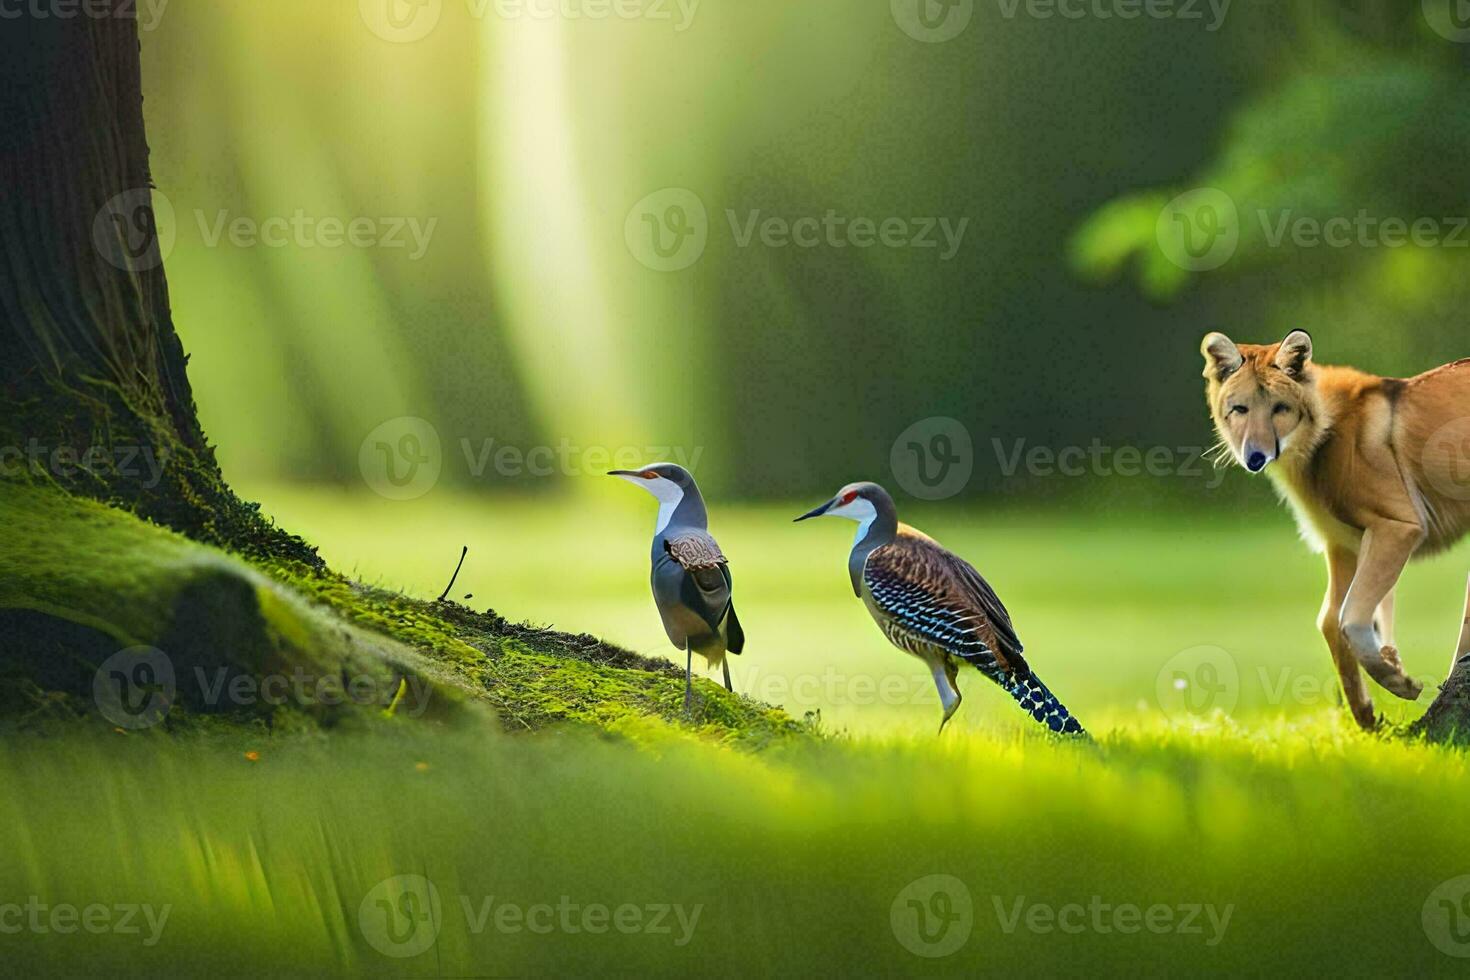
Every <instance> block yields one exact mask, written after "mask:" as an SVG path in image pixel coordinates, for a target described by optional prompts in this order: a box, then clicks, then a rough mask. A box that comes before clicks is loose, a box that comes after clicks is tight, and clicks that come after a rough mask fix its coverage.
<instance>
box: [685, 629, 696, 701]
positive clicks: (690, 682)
mask: <svg viewBox="0 0 1470 980" xmlns="http://www.w3.org/2000/svg"><path fill="white" fill-rule="evenodd" d="M693 697H694V651H693V649H691V648H690V646H689V644H688V642H685V644H684V712H685V714H688V712H689V702H690V701H691V700H692V699H693Z"/></svg>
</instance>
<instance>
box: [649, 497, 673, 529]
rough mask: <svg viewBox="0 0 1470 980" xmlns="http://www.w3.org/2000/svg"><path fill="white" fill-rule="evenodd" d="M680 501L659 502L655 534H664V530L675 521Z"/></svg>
mask: <svg viewBox="0 0 1470 980" xmlns="http://www.w3.org/2000/svg"><path fill="white" fill-rule="evenodd" d="M678 508H679V501H678V500H660V501H659V502H658V523H657V524H656V525H654V528H653V533H654V534H663V533H664V528H666V527H668V526H669V521H672V520H673V519H674V511H676V510H678Z"/></svg>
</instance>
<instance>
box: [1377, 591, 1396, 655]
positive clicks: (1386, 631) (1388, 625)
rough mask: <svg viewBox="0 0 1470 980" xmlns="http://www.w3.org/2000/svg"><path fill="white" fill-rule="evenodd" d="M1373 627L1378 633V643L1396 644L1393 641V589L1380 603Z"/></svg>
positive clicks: (1389, 645) (1385, 644) (1381, 644)
mask: <svg viewBox="0 0 1470 980" xmlns="http://www.w3.org/2000/svg"><path fill="white" fill-rule="evenodd" d="M1373 629H1374V631H1375V632H1377V633H1378V645H1379V646H1385V647H1391V646H1396V644H1395V643H1394V642H1393V590H1392V589H1390V590H1389V592H1388V595H1386V596H1384V597H1383V601H1382V602H1380V603H1379V604H1378V612H1376V613H1375V614H1374V615H1373Z"/></svg>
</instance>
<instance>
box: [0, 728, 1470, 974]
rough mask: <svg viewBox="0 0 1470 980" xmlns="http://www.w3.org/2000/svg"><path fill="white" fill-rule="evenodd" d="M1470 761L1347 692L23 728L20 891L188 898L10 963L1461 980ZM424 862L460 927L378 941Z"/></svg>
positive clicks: (0, 764)
mask: <svg viewBox="0 0 1470 980" xmlns="http://www.w3.org/2000/svg"><path fill="white" fill-rule="evenodd" d="M247 752H250V753H257V754H258V758H256V759H255V760H254V761H252V760H251V759H249V758H247V756H246V753H247ZM62 774H64V777H62V778H58V776H61V775H62ZM1466 776H1467V772H1466V762H1465V759H1464V757H1463V756H1461V755H1459V754H1456V753H1452V752H1448V751H1443V750H1437V749H1427V748H1422V747H1416V746H1409V745H1402V744H1395V743H1385V742H1379V741H1375V740H1372V739H1366V738H1363V737H1361V736H1358V735H1355V734H1352V733H1349V732H1346V731H1344V730H1342V729H1341V728H1340V727H1339V726H1338V725H1337V723H1336V722H1335V721H1332V720H1329V719H1317V720H1315V721H1314V722H1313V723H1311V724H1307V725H1305V726H1298V727H1296V728H1288V727H1285V726H1273V727H1269V728H1266V729H1261V730H1257V731H1254V732H1249V733H1247V732H1238V731H1215V732H1212V733H1207V734H1198V733H1188V732H1181V731H1178V730H1174V729H1170V728H1165V727H1159V726H1154V727H1151V728H1141V727H1135V728H1132V729H1130V730H1128V731H1126V732H1123V733H1119V734H1113V735H1108V736H1105V737H1104V738H1103V740H1102V742H1101V744H1100V745H1099V746H1097V747H1095V748H1091V747H1086V746H1058V745H1055V744H1052V743H1050V742H1048V741H1045V740H1038V739H1034V738H1030V737H1025V738H1018V737H1015V736H1010V737H1006V736H998V735H972V736H970V737H967V738H964V739H948V740H946V741H944V742H939V741H936V740H934V739H932V738H929V737H914V738H897V737H892V738H881V739H873V740H868V739H864V740H856V741H836V742H822V741H816V742H811V743H807V744H805V745H799V744H788V745H787V746H785V747H783V748H778V749H775V750H772V751H770V752H767V753H761V754H757V755H751V754H749V753H745V752H740V751H737V750H733V749H730V748H727V747H721V746H718V745H714V744H710V743H707V742H701V741H697V740H690V739H687V738H669V739H668V740H667V741H665V742H662V743H657V742H655V743H644V744H643V745H642V747H640V748H634V747H632V746H631V745H629V744H627V743H617V742H609V741H607V740H604V739H596V738H592V737H589V736H587V735H574V734H560V735H558V734H542V735H533V736H527V737H524V738H514V739H513V738H508V737H506V736H500V737H496V738H488V739H487V738H484V737H482V736H470V735H439V736H436V737H433V738H427V739H419V738H416V737H414V736H408V737H406V738H399V739H393V740H389V739H385V738H379V737H372V736H356V737H354V736H347V737H344V738H343V739H342V740H338V741H333V742H317V741H311V740H290V741H280V742H277V743H272V744H262V743H260V742H244V741H231V740H229V739H224V740H220V741H216V742H204V743H200V742H190V743H177V742H167V741H163V740H156V739H139V738H127V739H117V740H115V741H114V742H112V743H77V742H51V743H44V744H39V745H38V744H26V745H15V744H7V745H5V746H3V747H0V779H3V780H4V785H5V786H6V788H7V791H6V793H5V794H3V797H0V821H3V822H4V825H5V826H6V827H7V828H8V835H9V839H10V841H11V846H9V847H7V848H5V849H4V850H3V852H0V880H3V881H5V882H6V896H7V899H6V900H8V901H13V902H24V901H25V900H26V896H30V895H36V896H38V897H40V898H41V899H42V901H44V902H46V903H47V904H49V905H56V904H61V903H71V904H74V905H77V906H86V905H89V904H96V903H101V904H105V905H108V906H112V905H116V904H127V903H134V904H138V905H148V906H150V907H151V908H153V909H154V910H155V918H157V914H158V913H160V912H161V910H162V908H163V907H164V906H165V905H167V906H170V907H171V910H170V912H169V918H168V920H167V922H166V923H165V924H164V928H163V929H162V931H161V933H160V934H159V936H158V940H157V942H156V943H155V944H154V945H151V946H148V945H145V944H144V940H145V939H146V938H147V933H146V931H145V933H144V934H142V935H137V936H124V935H112V934H107V935H98V936H93V935H84V934H74V935H59V934H55V933H51V932H47V933H44V934H38V933H27V934H24V935H22V936H19V937H11V936H6V937H5V940H4V944H5V948H6V955H7V962H8V964H9V965H10V967H11V968H12V969H13V970H16V971H19V972H20V973H27V972H29V971H32V970H34V971H37V972H45V973H47V974H54V975H83V974H86V973H88V972H91V971H95V970H96V969H97V967H98V965H99V964H103V963H105V964H107V966H108V969H109V972H110V973H116V974H119V975H128V974H133V975H136V974H142V973H153V974H157V973H160V972H161V973H164V974H167V975H239V974H247V973H248V974H250V975H275V974H289V975H371V976H395V977H404V976H408V977H466V976H476V977H478V976H524V975H589V974H594V973H608V972H615V973H618V974H627V975H633V974H642V973H655V974H673V973H678V974H685V975H687V974H692V973H698V974H700V975H703V974H713V975H732V976H733V975H742V976H749V975H751V974H752V973H756V974H763V973H768V972H769V973H779V974H782V975H801V974H812V975H834V974H835V975H841V974H844V973H856V974H860V975H874V974H883V973H919V972H923V973H925V974H940V975H973V974H974V973H975V972H983V973H986V974H1018V975H1037V976H1040V975H1056V974H1058V973H1062V972H1075V971H1076V969H1078V968H1079V967H1080V965H1081V964H1083V963H1086V964H1087V967H1088V970H1089V972H1096V973H1098V974H1102V975H1112V974H1119V973H1125V972H1134V973H1136V971H1137V969H1138V966H1139V965H1140V964H1147V965H1148V969H1149V971H1150V972H1152V973H1169V972H1178V973H1185V972H1188V973H1190V974H1194V973H1225V972H1242V973H1243V972H1249V973H1262V972H1267V971H1270V972H1272V973H1279V974H1282V975H1292V974H1305V973H1307V972H1309V971H1310V972H1312V973H1313V974H1344V975H1364V974H1386V973H1390V972H1392V973H1394V974H1398V975H1408V974H1414V975H1435V974H1446V975H1448V974H1450V973H1452V972H1459V970H1460V967H1461V964H1460V962H1459V961H1457V960H1454V959H1451V958H1449V957H1448V956H1445V955H1443V954H1441V953H1440V952H1439V951H1438V950H1437V949H1436V948H1435V947H1434V946H1433V945H1432V944H1431V943H1430V941H1429V939H1428V938H1427V935H1426V933H1425V931H1424V930H1423V929H1422V927H1421V923H1420V917H1421V912H1422V910H1423V908H1424V906H1425V903H1426V901H1427V900H1428V899H1429V897H1430V894H1431V892H1432V891H1433V890H1434V889H1435V888H1436V886H1437V885H1439V884H1440V883H1441V882H1443V881H1444V880H1446V879H1450V878H1452V877H1455V876H1457V875H1459V874H1462V873H1464V872H1466V871H1467V870H1470V855H1467V853H1466V851H1467V848H1466V846H1465V843H1464V838H1463V833H1462V831H1461V828H1460V827H1459V825H1458V823H1457V821H1455V820H1454V819H1453V818H1452V815H1453V814H1454V813H1457V812H1462V811H1463V809H1464V808H1465V807H1466V806H1467V805H1470V781H1467V779H1466ZM934 874H942V875H948V876H952V877H953V878H955V879H958V880H959V881H960V882H962V883H963V885H964V888H965V890H966V891H967V893H968V895H969V897H970V902H971V907H972V909H973V912H972V919H971V930H972V931H971V932H970V934H969V938H968V941H967V942H966V943H965V944H964V945H963V947H962V948H960V949H959V950H958V951H957V952H955V953H954V954H952V955H950V956H947V957H945V958H942V959H936V960H929V959H921V958H918V957H916V956H914V955H913V954H911V953H910V952H909V951H908V949H906V948H905V947H904V946H903V945H902V944H901V943H900V942H899V940H898V938H897V936H898V932H896V931H895V929H894V927H893V925H892V922H891V914H892V911H893V905H894V903H895V901H896V900H897V899H898V897H899V896H900V893H901V892H903V891H904V890H905V889H906V888H907V887H908V886H909V885H910V884H911V883H912V882H915V881H916V880H919V879H921V878H924V877H926V876H929V875H934ZM400 875H423V876H425V877H427V878H428V879H429V880H430V881H432V882H433V884H434V886H435V888H436V889H437V893H438V896H439V900H440V921H439V928H438V931H437V936H436V941H435V942H434V943H433V945H432V946H429V947H428V948H426V949H424V950H423V951H422V952H419V953H418V954H417V955H414V956H410V957H407V958H397V957H393V956H385V955H384V954H383V953H382V952H380V951H379V948H377V947H375V946H374V945H373V939H374V938H376V939H377V940H378V941H379V943H380V944H381V943H382V940H383V938H384V937H385V936H386V935H387V933H386V932H385V931H384V928H383V926H382V925H381V923H383V922H385V921H386V920H383V919H382V917H381V912H380V911H375V908H376V907H375V906H374V905H373V904H372V902H371V898H373V897H379V896H382V895H383V891H384V888H383V886H380V884H379V883H380V882H383V881H385V880H388V879H393V878H395V877H396V876H400ZM387 887H389V888H391V887H392V886H391V885H390V886H387ZM950 887H951V889H952V893H953V894H955V895H956V896H958V895H959V893H958V892H957V891H954V890H953V889H954V886H952V885H951V886H950ZM1094 896H1096V899H1094ZM956 900H957V901H960V900H962V899H959V898H957V899H956ZM365 901H366V902H368V907H367V911H366V912H364V911H363V908H364V902H365ZM466 901H467V902H468V909H469V910H470V911H468V912H467V911H466V905H465V902H466ZM1018 901H1019V902H1021V905H1020V907H1021V908H1022V909H1028V910H1029V909H1030V907H1031V906H1041V907H1043V908H1053V909H1060V908H1062V907H1063V906H1066V905H1073V904H1075V905H1081V906H1084V907H1086V906H1088V905H1091V904H1104V903H1105V904H1106V905H1108V906H1109V907H1115V906H1121V905H1133V906H1137V907H1139V908H1140V909H1148V908H1150V907H1152V906H1156V905H1164V906H1168V907H1170V908H1171V909H1176V910H1179V911H1176V912H1173V913H1171V914H1172V915H1174V916H1175V919H1174V924H1175V925H1180V926H1182V925H1184V923H1183V917H1184V916H1185V915H1186V914H1188V913H1187V907H1189V906H1202V907H1205V906H1207V907H1210V908H1211V909H1213V910H1214V914H1215V916H1216V920H1217V923H1223V928H1221V927H1220V926H1219V925H1217V926H1215V927H1212V926H1210V925H1209V924H1207V923H1208V920H1207V919H1206V917H1205V916H1203V915H1201V916H1200V917H1199V919H1198V922H1197V925H1198V926H1199V927H1200V931H1199V932H1193V931H1187V932H1180V931H1175V930H1173V929H1172V928H1170V929H1169V930H1168V931H1164V932H1162V933H1160V934H1154V933H1150V932H1148V931H1140V932H1138V933H1135V934H1131V935H1130V934H1122V933H1120V932H1118V931H1116V930H1112V926H1113V924H1114V923H1116V922H1118V920H1115V919H1112V918H1111V917H1107V918H1104V919H1103V920H1102V921H1103V922H1104V924H1105V925H1106V926H1107V927H1108V928H1109V929H1110V930H1112V931H1108V932H1102V931H1098V930H1096V929H1094V928H1085V929H1084V930H1083V931H1081V932H1078V933H1076V934H1071V933H1064V932H1061V931H1058V930H1056V929H1052V930H1051V931H1042V926H1043V925H1044V920H1041V919H1034V920H1033V922H1034V923H1036V924H1037V928H1035V929H1033V928H1029V927H1028V926H1027V925H1026V920H1025V919H1023V920H1022V921H1021V922H1020V923H1019V924H1018V925H1016V926H1014V927H1013V928H1011V929H1010V930H1009V931H1008V930H1007V924H1008V923H1010V922H1011V919H1012V916H1013V915H1014V910H1015V909H1016V908H1017V902H1018ZM486 902H489V903H491V904H490V905H489V910H490V912H491V916H492V917H491V918H489V919H488V920H481V919H480V918H479V916H480V915H481V914H482V913H483V911H484V910H485V909H486ZM538 904H547V905H551V906H556V905H558V904H562V905H568V906H573V905H574V906H576V907H577V909H578V910H582V909H585V908H586V907H588V906H594V905H597V906H605V907H606V908H608V909H609V910H615V909H617V908H619V907H620V906H624V905H634V906H637V907H639V908H640V909H647V908H648V907H650V906H660V905H662V906H669V907H675V906H677V907H681V908H682V909H683V910H684V911H685V918H686V921H687V920H689V919H690V918H692V916H693V914H694V910H695V909H696V908H698V910H699V912H698V919H697V920H694V922H693V928H692V929H690V930H687V931H686V930H680V929H679V928H677V927H675V928H674V929H673V931H671V932H669V933H649V932H643V931H636V932H630V933H628V934H622V933H618V932H616V931H611V930H610V931H609V932H607V933H606V934H601V935H594V934H589V933H588V932H585V931H578V932H575V933H574V932H571V931H568V930H566V929H564V928H563V927H562V926H561V924H560V921H557V922H555V923H553V924H551V926H550V929H551V931H550V932H549V933H547V934H537V933H533V932H530V931H528V929H527V927H526V926H525V925H524V924H520V923H519V922H518V920H516V919H508V918H507V919H501V920H498V921H500V922H501V923H502V927H500V928H497V926H496V925H495V923H496V921H497V919H496V918H495V917H494V916H497V915H500V914H502V913H500V912H499V909H500V907H501V906H513V907H515V908H517V909H520V910H522V913H521V914H525V910H527V909H529V908H530V907H531V906H534V905H538ZM903 908H904V906H903V905H901V906H900V914H901V915H902V914H905V913H903ZM997 909H999V911H997ZM3 914H4V913H3V910H0V916H3ZM512 914H516V913H514V912H513V913H512ZM529 914H530V915H531V916H532V917H533V918H536V916H537V913H534V912H532V913H529ZM551 914H552V913H550V912H544V913H540V915H541V916H542V918H540V919H539V920H538V922H539V923H540V924H541V925H543V926H544V925H547V920H546V919H545V918H544V917H545V916H549V915H551ZM572 914H573V915H574V916H575V918H573V919H571V920H570V921H571V922H572V924H573V926H574V927H576V928H578V929H580V923H581V921H582V920H581V918H580V911H579V912H576V913H572ZM644 914H645V915H647V916H651V915H652V914H653V913H644ZM1027 914H1028V915H1044V912H1043V913H1029V912H1028V913H1027ZM1064 914H1065V913H1064ZM1073 915H1074V918H1072V919H1069V920H1068V921H1069V923H1070V924H1072V925H1075V924H1076V921H1077V920H1076V919H1075V915H1076V913H1074V914H1073ZM1226 915H1228V916H1229V918H1228V919H1224V916H1226ZM375 916H376V918H375ZM481 921H488V923H489V924H488V925H486V926H485V927H484V928H482V929H479V930H478V931H477V929H476V924H477V923H478V922H481ZM674 921H675V920H674V919H673V918H672V917H671V918H670V920H669V922H670V924H673V922H674ZM591 922H592V920H589V924H590V923H591ZM645 924H647V920H645ZM1123 924H1126V923H1123ZM903 928H905V927H904V925H903V924H902V920H901V922H900V926H899V929H900V930H902V929H903ZM400 935H401V936H403V937H404V938H411V937H412V936H413V935H414V934H413V933H412V932H410V931H406V930H405V931H404V932H402V933H401V934H400ZM424 935H429V936H433V935H434V934H433V933H425V934H424ZM683 935H687V936H688V937H689V938H688V941H687V942H683V943H679V942H677V940H679V939H680V938H681V936H683ZM383 948H386V949H388V950H390V951H391V950H404V949H407V950H412V948H413V947H412V946H411V945H404V946H394V945H392V944H391V943H390V944H388V945H386V946H384V947H383ZM921 948H923V947H921Z"/></svg>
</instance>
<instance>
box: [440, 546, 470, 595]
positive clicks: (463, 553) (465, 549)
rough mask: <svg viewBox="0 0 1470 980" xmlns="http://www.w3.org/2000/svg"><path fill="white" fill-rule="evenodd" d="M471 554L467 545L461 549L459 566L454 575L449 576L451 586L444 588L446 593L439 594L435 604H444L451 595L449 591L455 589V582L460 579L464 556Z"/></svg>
mask: <svg viewBox="0 0 1470 980" xmlns="http://www.w3.org/2000/svg"><path fill="white" fill-rule="evenodd" d="M469 553H470V546H469V545H465V546H464V547H463V548H461V549H460V552H459V564H458V565H455V566H454V574H453V575H451V576H449V584H448V585H446V586H444V591H443V592H441V593H439V598H437V599H435V600H434V601H435V602H443V601H444V600H445V598H446V597H447V596H448V595H449V590H450V589H452V588H454V580H455V579H457V578H459V570H460V569H461V568H463V567H464V556H465V555H467V554H469Z"/></svg>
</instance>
